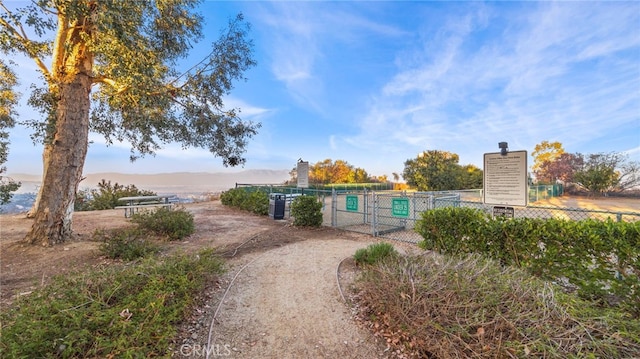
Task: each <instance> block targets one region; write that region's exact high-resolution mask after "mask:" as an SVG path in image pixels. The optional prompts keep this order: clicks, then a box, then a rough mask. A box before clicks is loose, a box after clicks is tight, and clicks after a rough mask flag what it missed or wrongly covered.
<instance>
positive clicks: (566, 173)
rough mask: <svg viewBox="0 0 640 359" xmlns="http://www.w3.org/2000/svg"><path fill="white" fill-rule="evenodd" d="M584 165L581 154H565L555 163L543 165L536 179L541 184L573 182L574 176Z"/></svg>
mask: <svg viewBox="0 0 640 359" xmlns="http://www.w3.org/2000/svg"><path fill="white" fill-rule="evenodd" d="M583 165H584V158H583V156H582V155H581V154H579V153H577V154H573V153H563V154H561V155H559V156H558V157H557V158H556V159H555V160H553V161H546V162H544V163H542V165H541V166H540V168H539V169H538V172H537V173H536V178H537V179H538V182H540V183H548V184H553V183H555V182H556V181H562V182H564V183H570V182H573V176H574V174H575V173H576V172H577V171H578V170H580V169H581V168H582V167H583Z"/></svg>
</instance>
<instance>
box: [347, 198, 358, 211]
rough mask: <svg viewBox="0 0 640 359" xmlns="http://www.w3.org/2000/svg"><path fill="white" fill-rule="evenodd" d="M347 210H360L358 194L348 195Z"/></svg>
mask: <svg viewBox="0 0 640 359" xmlns="http://www.w3.org/2000/svg"><path fill="white" fill-rule="evenodd" d="M347 211H351V212H358V196H347Z"/></svg>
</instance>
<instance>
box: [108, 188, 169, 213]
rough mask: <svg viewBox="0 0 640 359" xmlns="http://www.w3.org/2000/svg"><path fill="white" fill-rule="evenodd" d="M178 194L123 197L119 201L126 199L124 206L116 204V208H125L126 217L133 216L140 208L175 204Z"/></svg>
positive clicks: (167, 206)
mask: <svg viewBox="0 0 640 359" xmlns="http://www.w3.org/2000/svg"><path fill="white" fill-rule="evenodd" d="M175 199H176V196H175V195H174V194H171V195H164V196H137V197H122V198H119V199H118V200H119V201H126V202H127V204H126V205H124V206H116V207H115V208H116V209H124V216H125V218H127V217H131V216H133V214H134V213H137V212H138V211H139V210H140V209H145V208H158V207H162V208H169V209H171V208H172V207H173V205H174V200H175Z"/></svg>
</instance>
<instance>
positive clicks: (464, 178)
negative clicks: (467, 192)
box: [402, 150, 482, 191]
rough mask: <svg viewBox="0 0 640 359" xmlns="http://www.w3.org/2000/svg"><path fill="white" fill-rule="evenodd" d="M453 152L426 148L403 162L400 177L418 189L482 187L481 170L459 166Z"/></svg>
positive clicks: (444, 189)
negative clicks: (426, 149) (413, 157)
mask: <svg viewBox="0 0 640 359" xmlns="http://www.w3.org/2000/svg"><path fill="white" fill-rule="evenodd" d="M458 161H459V156H458V155H457V154H455V153H451V152H447V151H439V150H428V151H424V152H422V153H420V154H419V155H418V157H416V158H415V159H409V160H406V161H405V162H404V171H403V173H402V177H403V178H404V179H405V180H406V181H407V184H408V185H409V186H412V187H415V188H417V189H418V190H419V191H446V190H455V189H469V188H480V187H482V170H480V169H479V168H477V167H475V166H473V165H466V166H460V165H459V164H458Z"/></svg>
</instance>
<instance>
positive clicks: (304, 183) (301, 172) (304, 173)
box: [296, 161, 309, 188]
mask: <svg viewBox="0 0 640 359" xmlns="http://www.w3.org/2000/svg"><path fill="white" fill-rule="evenodd" d="M296 175H297V176H298V188H309V162H305V161H299V162H298V166H297V167H296Z"/></svg>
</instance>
